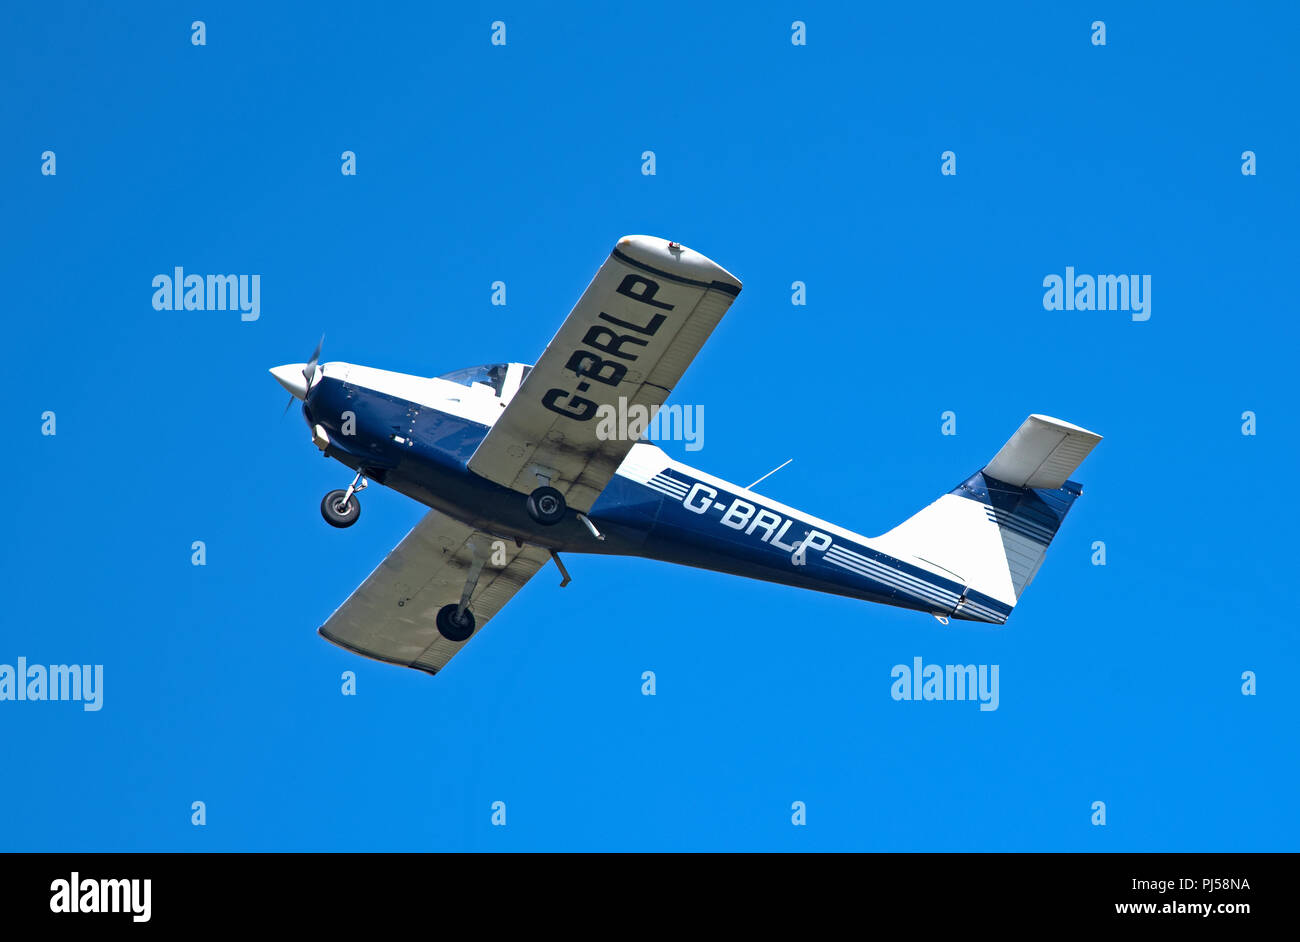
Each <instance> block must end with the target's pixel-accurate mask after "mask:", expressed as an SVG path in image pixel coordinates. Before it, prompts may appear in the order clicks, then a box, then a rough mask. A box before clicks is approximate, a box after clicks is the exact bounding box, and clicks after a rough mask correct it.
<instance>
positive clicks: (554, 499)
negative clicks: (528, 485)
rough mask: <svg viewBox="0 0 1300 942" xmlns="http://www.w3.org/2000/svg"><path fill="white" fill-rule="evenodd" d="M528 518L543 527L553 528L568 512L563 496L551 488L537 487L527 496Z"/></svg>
mask: <svg viewBox="0 0 1300 942" xmlns="http://www.w3.org/2000/svg"><path fill="white" fill-rule="evenodd" d="M527 506H528V516H530V517H532V518H533V519H534V520H536V521H537V522H538V523H540V524H542V525H543V526H547V527H549V526H553V525H554V524H557V523H559V522H560V521H561V520H563V519H564V514H565V512H566V511H568V509H569V508H568V507H567V505H566V504H565V503H564V495H563V494H561V493H560V492H559V491H557V490H556V489H555V488H553V487H539V488H538V489H537V490H535V491H533V492H532V493H531V494H529V495H528V505H527Z"/></svg>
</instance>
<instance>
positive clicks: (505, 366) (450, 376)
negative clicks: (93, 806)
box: [437, 363, 532, 398]
mask: <svg viewBox="0 0 1300 942" xmlns="http://www.w3.org/2000/svg"><path fill="white" fill-rule="evenodd" d="M531 370H532V367H531V366H527V365H525V366H524V371H523V376H522V377H520V380H519V382H521V383H522V382H523V380H524V379H525V378H527V376H528V374H529V372H530V371H531ZM509 371H510V364H509V363H488V364H485V365H483V366H471V367H467V368H466V369H463V370H455V371H454V372H451V373H443V374H442V375H441V376H439V377H437V378H438V379H445V380H447V382H449V383H459V384H460V385H461V386H473V385H474V384H475V383H481V384H483V385H484V386H488V387H490V388H491V390H492V393H493V394H494V395H495V396H497V397H498V398H500V396H501V393H502V391H503V390H504V389H505V383H506V374H507V373H509Z"/></svg>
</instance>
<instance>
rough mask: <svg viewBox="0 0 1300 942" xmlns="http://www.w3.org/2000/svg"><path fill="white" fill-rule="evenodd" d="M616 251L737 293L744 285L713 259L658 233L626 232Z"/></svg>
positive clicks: (670, 273) (674, 274)
mask: <svg viewBox="0 0 1300 942" xmlns="http://www.w3.org/2000/svg"><path fill="white" fill-rule="evenodd" d="M614 251H615V252H618V253H621V254H622V255H624V256H626V257H628V258H630V259H632V260H633V261H634V262H638V263H640V264H641V265H645V266H648V267H650V268H653V269H655V270H657V271H662V272H664V273H665V274H668V275H673V276H676V277H679V278H687V279H690V280H692V281H703V282H713V283H716V284H718V286H720V287H726V288H731V289H732V291H733V293H736V294H738V293H739V292H740V289H741V288H742V287H744V285H743V284H742V283H741V281H740V279H739V278H737V277H736V276H735V275H733V274H732V273H731V272H729V271H727V270H726V269H725V268H723V267H722V266H721V265H719V264H718V263H717V262H715V261H713V259H711V258H709V257H707V256H705V255H702V254H701V253H699V252H697V251H695V250H694V249H691V248H687V247H686V246H684V245H682V244H681V243H680V242H670V241H669V240H668V239H661V238H659V237H658V236H648V235H625V236H623V238H621V239H619V240H618V244H617V245H615V246H614Z"/></svg>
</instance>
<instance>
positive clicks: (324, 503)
mask: <svg viewBox="0 0 1300 942" xmlns="http://www.w3.org/2000/svg"><path fill="white" fill-rule="evenodd" d="M369 485H370V482H369V481H367V480H366V479H365V477H363V476H362V475H361V473H360V472H358V473H357V476H356V477H355V478H353V479H352V483H351V484H349V485H348V489H347V490H346V491H345V490H333V491H330V492H329V493H328V494H326V495H325V496H324V497H323V498H322V499H321V502H320V515H321V516H322V517H324V518H325V522H326V523H328V524H329V525H330V526H332V527H338V528H339V529H340V530H342V529H344V528H346V527H350V526H352V524H354V523H356V522H357V521H358V520H359V519H360V518H361V501H360V500H359V499H358V498H357V492H358V491H364V490H365V489H366V488H367V487H368V486H369Z"/></svg>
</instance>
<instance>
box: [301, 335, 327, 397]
mask: <svg viewBox="0 0 1300 942" xmlns="http://www.w3.org/2000/svg"><path fill="white" fill-rule="evenodd" d="M324 343H325V335H324V334H321V335H320V340H319V341H318V342H317V344H316V349H315V351H313V352H312V355H311V359H310V360H308V361H307V365H306V366H304V367H303V368H302V376H303V379H305V380H307V392H311V381H312V380H314V379H315V378H316V363H317V361H319V360H320V348H321V347H322V346H323V345H324Z"/></svg>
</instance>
